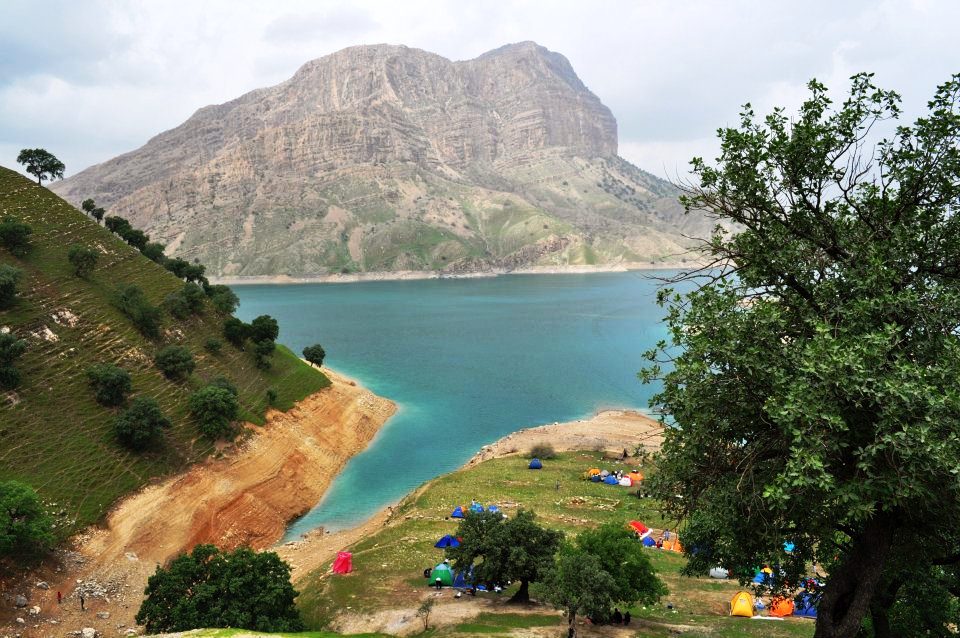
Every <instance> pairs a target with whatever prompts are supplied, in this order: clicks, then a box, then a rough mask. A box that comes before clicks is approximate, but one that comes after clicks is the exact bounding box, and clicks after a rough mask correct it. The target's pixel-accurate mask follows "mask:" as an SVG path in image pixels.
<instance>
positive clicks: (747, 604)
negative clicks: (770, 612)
mask: <svg viewBox="0 0 960 638" xmlns="http://www.w3.org/2000/svg"><path fill="white" fill-rule="evenodd" d="M730 615H731V616H743V617H744V618H752V617H753V596H751V595H750V594H749V593H748V592H745V591H738V592H737V593H736V594H734V595H733V598H731V599H730Z"/></svg>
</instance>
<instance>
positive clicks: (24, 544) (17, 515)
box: [0, 481, 53, 558]
mask: <svg viewBox="0 0 960 638" xmlns="http://www.w3.org/2000/svg"><path fill="white" fill-rule="evenodd" d="M52 543H53V533H52V522H51V520H50V517H49V516H48V515H47V513H46V512H45V511H44V509H43V505H42V504H41V503H40V497H39V496H37V493H36V492H35V491H34V490H33V488H31V487H30V486H29V485H24V484H23V483H20V482H18V481H3V482H0V557H4V556H16V557H18V558H19V557H22V556H28V555H35V554H38V553H40V552H42V551H43V550H45V549H47V548H48V547H49V546H50V545H51V544H52Z"/></svg>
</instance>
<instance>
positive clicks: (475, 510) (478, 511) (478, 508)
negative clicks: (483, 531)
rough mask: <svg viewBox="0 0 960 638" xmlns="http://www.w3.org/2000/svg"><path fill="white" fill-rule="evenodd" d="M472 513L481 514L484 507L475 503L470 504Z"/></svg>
mask: <svg viewBox="0 0 960 638" xmlns="http://www.w3.org/2000/svg"><path fill="white" fill-rule="evenodd" d="M470 511H471V512H473V513H474V514H481V513H482V512H483V505H481V504H480V503H477V502H476V501H474V502H473V503H470Z"/></svg>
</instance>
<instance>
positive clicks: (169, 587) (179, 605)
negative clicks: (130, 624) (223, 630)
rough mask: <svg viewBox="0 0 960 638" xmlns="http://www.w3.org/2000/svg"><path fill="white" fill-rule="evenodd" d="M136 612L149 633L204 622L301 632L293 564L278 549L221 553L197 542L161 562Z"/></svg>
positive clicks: (240, 550)
mask: <svg viewBox="0 0 960 638" xmlns="http://www.w3.org/2000/svg"><path fill="white" fill-rule="evenodd" d="M145 594H146V599H145V600H144V601H143V604H142V605H141V607H140V611H139V612H137V623H139V624H141V625H144V626H145V627H146V630H147V631H148V632H149V633H158V632H173V631H188V630H190V629H197V628H201V627H241V628H244V629H249V630H253V631H277V632H279V631H299V630H301V629H302V628H303V623H302V621H301V620H300V615H299V613H298V612H297V609H296V607H295V606H294V604H293V601H294V599H295V598H296V596H297V591H296V590H295V589H294V588H293V585H291V584H290V567H289V566H288V565H287V564H286V563H285V562H283V561H282V560H280V558H279V557H278V556H277V555H276V554H275V553H274V552H260V553H258V552H254V551H252V550H250V549H247V548H240V549H237V550H234V551H232V552H221V551H220V550H218V549H217V548H216V547H214V546H213V545H198V546H196V547H195V548H194V549H193V551H192V552H191V553H190V554H185V555H182V556H178V557H177V558H175V559H173V560H172V561H171V562H170V564H169V565H168V566H167V567H166V568H163V567H157V571H156V573H154V575H153V576H151V577H150V580H149V581H148V582H147V589H146V591H145Z"/></svg>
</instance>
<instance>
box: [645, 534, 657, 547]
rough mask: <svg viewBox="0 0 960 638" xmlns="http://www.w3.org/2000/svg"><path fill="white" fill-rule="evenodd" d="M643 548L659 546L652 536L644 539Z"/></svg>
mask: <svg viewBox="0 0 960 638" xmlns="http://www.w3.org/2000/svg"><path fill="white" fill-rule="evenodd" d="M643 546H644V547H656V546H657V541H655V540H653V537H652V536H645V537H644V538H643Z"/></svg>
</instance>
